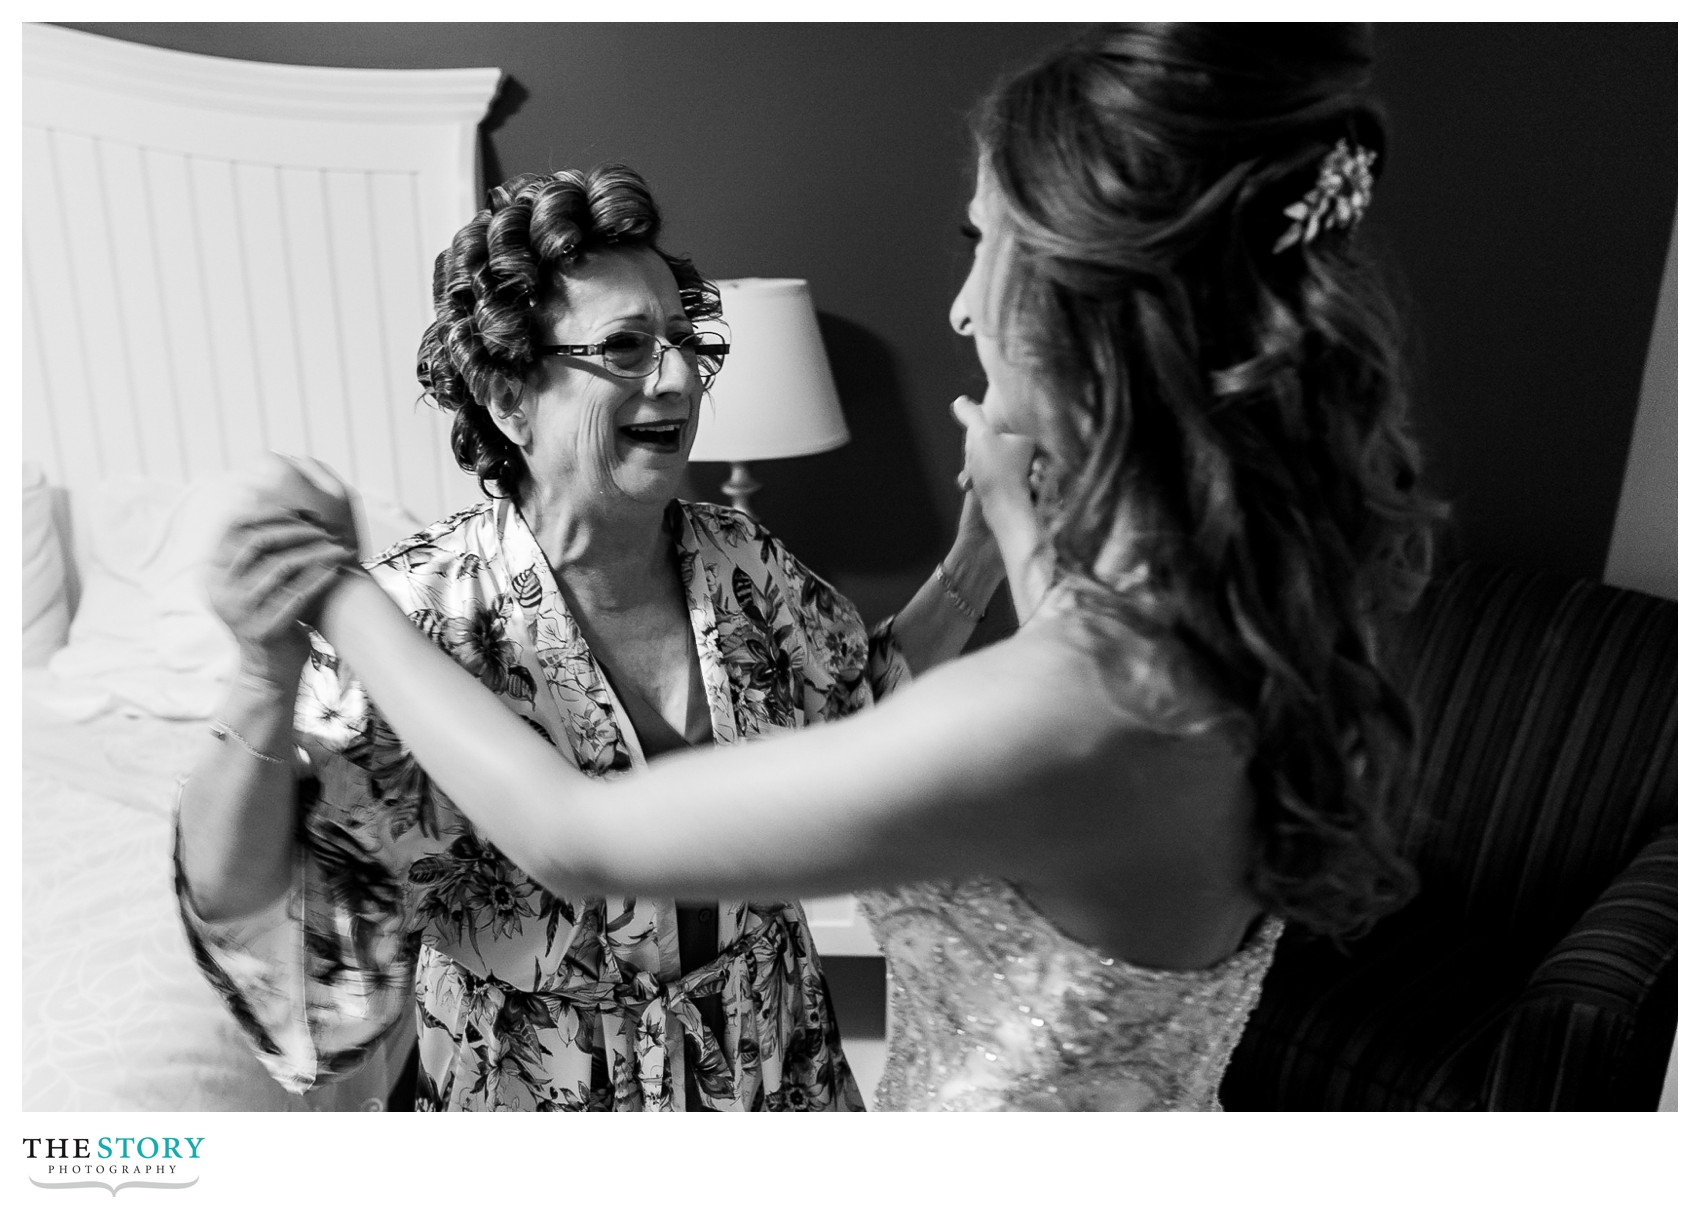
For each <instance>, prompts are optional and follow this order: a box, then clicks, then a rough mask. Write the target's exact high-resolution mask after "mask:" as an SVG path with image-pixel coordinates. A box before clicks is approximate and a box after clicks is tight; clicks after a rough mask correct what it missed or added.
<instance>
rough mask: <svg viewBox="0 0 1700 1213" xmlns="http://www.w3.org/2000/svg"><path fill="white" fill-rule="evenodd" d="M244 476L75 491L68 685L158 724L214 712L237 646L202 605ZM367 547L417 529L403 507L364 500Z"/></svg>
mask: <svg viewBox="0 0 1700 1213" xmlns="http://www.w3.org/2000/svg"><path fill="white" fill-rule="evenodd" d="M250 484H251V481H250V476H249V474H248V473H245V472H218V473H214V474H212V475H209V476H203V477H201V478H199V479H197V480H194V481H192V482H190V483H189V484H188V485H184V484H181V483H178V482H173V481H161V480H154V479H149V478H146V477H139V476H129V477H119V478H114V479H111V480H107V481H103V482H102V483H100V484H99V485H97V486H96V487H94V488H93V489H92V490H89V491H88V492H87V493H82V492H79V493H78V495H77V497H76V499H75V500H74V501H73V507H74V508H75V509H76V510H77V512H78V515H79V522H78V528H77V530H78V534H79V536H80V537H81V540H82V545H83V546H82V550H83V551H84V553H85V556H84V573H83V593H82V599H81V601H80V602H79V604H78V607H77V614H76V617H75V618H74V619H73V620H72V621H71V628H70V639H69V642H68V643H67V644H66V645H65V647H64V648H62V649H61V650H59V652H57V653H55V654H54V655H53V657H52V659H51V661H50V662H49V668H50V669H51V670H52V672H53V673H54V674H55V675H57V676H59V677H60V678H63V679H68V680H75V681H84V682H95V683H98V684H99V685H100V686H101V687H103V688H104V689H105V690H106V691H108V692H110V694H111V695H113V696H115V697H116V698H117V699H118V700H121V701H123V702H124V703H126V704H129V705H131V706H133V707H134V708H139V709H140V710H142V711H144V712H146V713H148V714H150V715H154V716H159V717H162V718H165V719H199V718H203V717H208V716H211V715H212V714H213V713H214V712H215V711H217V709H218V707H219V704H220V703H221V702H222V701H223V699H224V696H225V694H226V692H227V691H228V689H229V686H230V682H231V680H232V679H233V678H234V676H235V674H236V663H237V655H236V642H235V640H234V638H233V637H232V636H231V635H230V633H229V631H228V630H227V629H226V628H225V626H224V624H223V623H221V622H220V621H219V619H218V617H217V616H216V615H214V614H213V612H212V608H211V606H210V605H209V604H208V602H207V595H206V566H207V561H208V560H209V559H210V558H211V556H212V552H213V548H214V546H215V545H216V544H217V542H218V538H219V535H220V534H221V533H222V532H223V530H224V527H225V526H226V525H227V523H228V522H229V520H230V519H231V518H232V517H233V516H234V515H235V513H236V511H237V510H238V509H240V508H242V506H244V505H245V504H246V503H247V502H248V500H249V493H250V491H251V490H250ZM361 505H362V513H363V514H364V518H363V521H362V532H363V534H364V535H366V536H367V537H368V541H367V543H366V544H365V545H364V546H366V547H368V548H372V547H378V546H384V547H387V546H388V545H389V544H390V543H393V542H394V541H395V540H396V539H399V538H401V537H403V536H405V535H407V534H409V533H411V532H412V531H414V530H417V529H418V524H417V523H416V522H414V521H413V520H412V519H411V518H410V517H409V516H408V515H407V514H406V512H405V511H403V510H401V509H400V508H399V507H397V506H394V505H390V504H388V503H385V502H381V501H373V500H369V499H362V502H361Z"/></svg>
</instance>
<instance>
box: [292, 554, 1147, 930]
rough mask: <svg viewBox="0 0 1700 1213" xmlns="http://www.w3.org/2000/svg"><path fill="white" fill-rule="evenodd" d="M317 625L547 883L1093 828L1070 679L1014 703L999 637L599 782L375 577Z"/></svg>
mask: <svg viewBox="0 0 1700 1213" xmlns="http://www.w3.org/2000/svg"><path fill="white" fill-rule="evenodd" d="M318 626H319V628H320V630H321V631H322V632H323V633H324V634H325V635H326V637H327V638H328V639H329V640H330V641H331V643H332V644H334V645H335V646H336V648H337V650H338V652H339V653H340V654H341V655H342V656H343V657H344V658H345V659H346V660H347V661H349V663H350V664H352V665H353V666H354V668H355V671H356V673H357V674H358V676H359V678H360V680H361V682H362V684H363V685H364V686H365V688H366V691H367V693H368V694H369V695H371V697H372V699H373V700H374V702H375V703H376V705H377V707H378V708H379V710H380V711H382V712H383V714H384V715H385V716H386V717H387V718H388V720H389V722H390V724H391V725H392V726H393V727H394V728H395V730H396V731H397V732H398V733H399V734H400V736H401V737H402V738H403V739H404V740H405V741H406V742H407V743H408V745H409V747H410V748H411V749H412V751H413V753H414V755H415V756H416V757H417V759H418V760H419V762H420V763H421V764H422V765H423V766H424V767H425V769H426V771H427V772H428V773H429V774H430V775H431V777H432V778H433V779H434V780H435V781H436V782H437V784H438V786H439V787H440V788H441V789H442V790H443V792H445V793H446V794H447V795H448V796H449V798H450V799H452V800H453V801H454V802H455V803H456V804H457V805H459V806H460V808H461V809H462V811H464V812H465V813H466V815H467V816H468V817H470V818H471V819H472V820H473V821H474V822H475V823H477V824H478V826H479V827H480V828H481V829H483V830H484V831H485V832H486V833H487V834H488V835H489V836H490V838H491V839H492V840H493V841H494V842H495V843H496V844H497V845H498V846H499V847H501V848H502V850H503V851H504V852H506V853H507V855H508V856H509V857H510V858H512V859H513V860H514V862H516V863H518V864H519V865H520V866H521V867H522V868H524V869H525V870H526V871H527V872H528V873H530V874H531V875H532V877H533V878H535V879H537V880H538V881H540V882H541V883H542V884H543V885H545V886H546V887H548V888H549V889H551V890H552V891H554V892H555V893H557V894H558V895H563V896H565V895H573V896H584V895H587V894H595V893H598V892H602V893H608V892H623V893H631V894H643V893H655V894H664V895H669V896H675V897H687V896H699V897H745V898H750V897H770V896H780V895H788V896H798V895H807V894H812V893H823V892H836V891H845V890H851V889H857V888H867V887H874V886H880V885H889V884H893V883H899V882H903V881H909V880H915V879H921V878H928V877H944V876H952V875H966V874H970V873H976V872H981V873H984V872H994V873H998V874H1001V875H1006V876H1011V877H1016V878H1020V877H1022V876H1023V875H1024V874H1028V873H1035V874H1037V873H1036V871H1035V865H1040V864H1046V863H1054V862H1056V860H1057V857H1058V856H1059V855H1060V854H1066V853H1067V852H1068V850H1069V847H1068V845H1067V839H1068V838H1069V837H1071V836H1074V835H1077V834H1081V833H1085V834H1087V835H1090V833H1091V832H1092V830H1091V827H1090V825H1089V824H1088V823H1087V822H1086V821H1084V820H1081V819H1079V818H1080V816H1081V814H1082V813H1090V812H1091V811H1092V810H1091V809H1090V807H1089V806H1090V805H1092V804H1095V803H1098V802H1100V801H1102V800H1103V797H1102V796H1096V795H1094V794H1093V792H1092V790H1091V788H1089V787H1087V786H1085V785H1086V784H1087V783H1089V782H1091V781H1092V778H1093V777H1092V774H1091V773H1092V771H1093V769H1094V763H1093V755H1092V754H1091V753H1090V752H1089V751H1090V750H1091V747H1092V745H1093V743H1092V742H1091V741H1090V740H1089V739H1088V738H1087V737H1086V736H1084V733H1086V732H1090V731H1091V730H1081V729H1080V728H1078V727H1077V726H1078V723H1079V722H1078V721H1076V722H1075V725H1071V724H1070V723H1069V720H1068V717H1069V713H1068V712H1067V711H1057V710H1056V709H1057V707H1058V706H1059V705H1058V704H1057V702H1056V700H1057V699H1058V698H1060V697H1066V695H1067V693H1068V689H1069V688H1068V686H1067V685H1066V684H1067V682H1068V681H1069V679H1068V678H1067V677H1057V678H1055V679H1052V680H1051V681H1053V682H1054V683H1055V684H1056V685H1054V686H1048V687H1047V686H1043V685H1041V686H1036V687H1032V688H1030V689H1031V690H1033V691H1034V692H1035V693H1036V694H1037V696H1038V697H1039V699H1040V700H1041V701H1043V700H1044V699H1046V698H1049V699H1051V700H1052V703H1051V704H1049V705H1045V706H1041V703H1034V702H1031V701H1023V699H1022V698H1021V697H1020V693H1019V691H1018V690H1017V688H1015V687H1014V686H1012V681H1011V673H1012V664H1011V662H1010V660H1009V659H1008V658H1006V657H1004V656H1002V655H1000V654H999V653H997V652H995V651H993V650H987V651H985V652H982V653H980V654H976V655H975V657H973V658H970V659H967V660H964V661H959V662H955V663H952V664H950V665H949V666H945V667H941V668H940V669H939V670H938V671H936V672H935V673H933V674H932V675H929V676H928V677H927V678H925V679H922V680H920V681H918V682H917V683H916V684H915V685H914V686H913V687H912V688H911V689H910V690H909V691H908V692H906V693H905V694H904V695H901V696H896V697H894V698H892V699H891V700H890V701H888V702H887V703H886V704H884V705H883V706H881V707H879V708H876V709H874V710H872V711H870V712H866V713H863V714H860V715H858V716H856V717H854V718H852V719H849V720H846V721H842V722H837V723H834V724H830V725H824V726H818V727H813V728H808V729H804V730H801V731H798V732H795V733H787V734H784V735H782V736H778V737H774V738H770V739H763V740H761V741H759V742H755V743H752V744H749V745H744V746H736V747H727V748H721V749H717V750H704V751H694V752H691V753H689V754H684V755H679V756H676V757H672V758H669V759H666V760H663V761H661V762H658V763H656V764H654V765H653V766H651V767H650V768H649V769H648V770H647V771H645V772H644V773H642V774H640V775H637V776H633V777H628V778H626V779H622V780H618V781H607V782H597V781H592V780H590V779H587V778H584V777H583V776H581V775H580V774H579V773H578V772H577V770H576V769H575V768H574V767H573V766H572V765H571V764H570V762H569V761H567V760H566V759H564V758H563V757H562V756H561V755H560V754H558V753H557V752H556V751H555V750H554V748H553V747H551V746H550V745H549V744H548V743H547V742H545V741H544V740H542V739H541V738H539V737H538V736H537V735H536V734H535V733H533V732H532V731H531V730H530V729H528V728H527V727H526V726H525V725H524V724H523V723H522V722H521V721H520V720H519V718H518V717H516V716H515V715H514V714H513V713H512V712H510V711H508V710H507V708H505V707H504V706H502V704H501V703H500V702H499V701H498V700H497V699H496V698H495V697H493V696H492V695H490V694H489V693H488V692H487V691H486V690H484V688H483V687H482V686H480V685H479V684H478V683H477V681H476V680H475V679H473V678H472V676H471V675H469V674H468V673H466V672H465V671H464V670H462V669H461V668H460V667H459V666H457V665H456V664H455V663H454V662H453V661H452V660H450V659H449V658H448V657H447V656H445V655H443V654H442V653H441V652H440V651H439V650H438V649H437V648H436V647H435V646H434V645H432V644H431V643H430V642H429V641H428V640H427V639H426V638H424V637H423V636H422V635H421V634H420V633H419V632H418V631H417V630H416V629H415V628H414V627H413V626H412V625H411V624H410V623H409V622H408V621H407V620H406V619H405V618H404V617H403V616H402V615H401V613H400V612H399V611H398V610H397V609H396V607H395V606H394V604H393V603H392V602H391V601H390V600H389V598H388V597H387V596H386V595H385V594H384V593H383V592H382V591H381V590H380V589H379V588H378V587H377V586H376V585H375V584H374V583H373V582H372V581H371V580H370V579H368V578H366V577H364V576H361V575H358V574H354V573H349V574H347V575H345V576H344V577H343V578H341V579H340V580H339V584H338V585H337V586H336V587H335V588H334V589H333V590H332V592H331V594H330V595H329V596H328V598H327V601H326V605H325V607H324V608H323V611H322V613H321V616H320V619H319V625H318ZM1098 770H1099V771H1100V774H1099V776H1098V778H1099V779H1102V778H1103V775H1102V764H1099V765H1098ZM1123 803H1124V804H1125V801H1124V802H1123ZM1035 806H1042V807H1040V808H1038V809H1037V810H1036V808H1035ZM1059 832H1060V833H1059Z"/></svg>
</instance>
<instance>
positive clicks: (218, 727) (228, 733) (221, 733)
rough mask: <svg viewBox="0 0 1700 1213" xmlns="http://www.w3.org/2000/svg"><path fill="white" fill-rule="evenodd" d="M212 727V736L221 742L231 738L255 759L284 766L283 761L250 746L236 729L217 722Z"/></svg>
mask: <svg viewBox="0 0 1700 1213" xmlns="http://www.w3.org/2000/svg"><path fill="white" fill-rule="evenodd" d="M211 727H212V735H213V736H214V737H216V738H218V739H219V740H220V741H223V740H224V739H225V738H226V737H229V738H230V739H231V740H233V741H235V742H236V744H237V745H239V746H241V747H242V748H243V749H244V750H247V751H248V753H249V754H251V755H253V756H254V757H255V758H258V759H259V760H260V761H261V762H272V763H276V764H277V765H278V766H280V767H281V766H283V765H284V761H283V759H281V758H278V757H275V756H274V755H271V754H263V753H261V752H260V751H259V750H256V749H255V748H254V747H253V746H251V745H249V744H248V742H247V741H246V740H245V739H244V738H243V736H242V734H240V733H238V732H237V731H236V730H235V729H233V728H231V727H230V726H229V725H227V724H225V723H224V721H222V720H215V721H213V722H212V726H211Z"/></svg>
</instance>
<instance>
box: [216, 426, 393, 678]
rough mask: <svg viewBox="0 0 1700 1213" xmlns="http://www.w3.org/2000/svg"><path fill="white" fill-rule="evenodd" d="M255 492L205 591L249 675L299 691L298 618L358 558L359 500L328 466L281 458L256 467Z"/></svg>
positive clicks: (305, 616)
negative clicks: (306, 465)
mask: <svg viewBox="0 0 1700 1213" xmlns="http://www.w3.org/2000/svg"><path fill="white" fill-rule="evenodd" d="M309 473H311V475H310V474H309ZM253 490H254V491H253V498H252V500H251V501H250V503H249V505H248V507H247V508H246V509H244V510H242V511H241V512H240V513H239V514H237V515H236V517H235V518H234V519H233V520H232V521H231V523H230V525H229V526H228V527H227V528H226V529H225V532H224V534H223V536H222V537H221V538H220V540H219V543H218V546H217V548H216V549H215V550H214V552H213V557H212V561H211V564H210V566H209V568H208V572H207V596H208V598H209V599H210V601H211V604H212V608H213V611H214V613H215V614H217V615H218V617H219V618H220V619H221V620H223V622H224V624H225V626H226V627H228V628H229V629H230V631H231V634H232V635H234V636H235V638H236V643H237V648H238V651H239V652H240V655H241V665H242V672H243V674H244V676H245V677H247V678H249V679H251V680H255V681H258V682H261V683H264V684H267V685H270V686H272V687H274V688H275V689H277V690H278V692H279V693H280V694H284V693H287V694H289V695H293V694H294V689H295V682H296V680H297V679H298V678H299V677H300V673H301V667H302V665H303V664H304V663H305V662H306V660H307V654H308V643H307V637H306V634H305V633H304V632H303V631H302V629H301V628H300V626H299V624H301V623H302V622H311V619H312V616H313V612H314V611H315V610H316V609H317V607H318V605H319V603H320V600H321V599H322V598H323V596H324V593H325V591H326V590H327V589H329V587H330V585H331V583H332V582H334V581H335V580H336V577H337V574H338V573H339V571H341V570H342V569H343V568H345V567H347V566H348V565H349V564H351V563H353V562H354V561H355V560H356V558H357V553H358V550H359V549H358V545H357V543H356V539H355V526H354V509H353V503H352V502H351V501H350V500H349V494H348V492H347V490H346V489H345V488H344V487H343V486H342V484H341V482H340V481H338V480H337V479H336V477H335V476H334V474H330V473H329V472H328V469H323V468H322V466H318V467H310V468H308V469H303V468H302V467H300V466H298V465H296V464H295V463H293V462H291V461H289V460H286V459H284V458H283V457H281V456H271V457H269V458H268V459H267V461H266V462H265V464H264V465H263V466H262V467H261V468H260V469H258V472H257V475H256V477H255V481H254V484H253Z"/></svg>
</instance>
